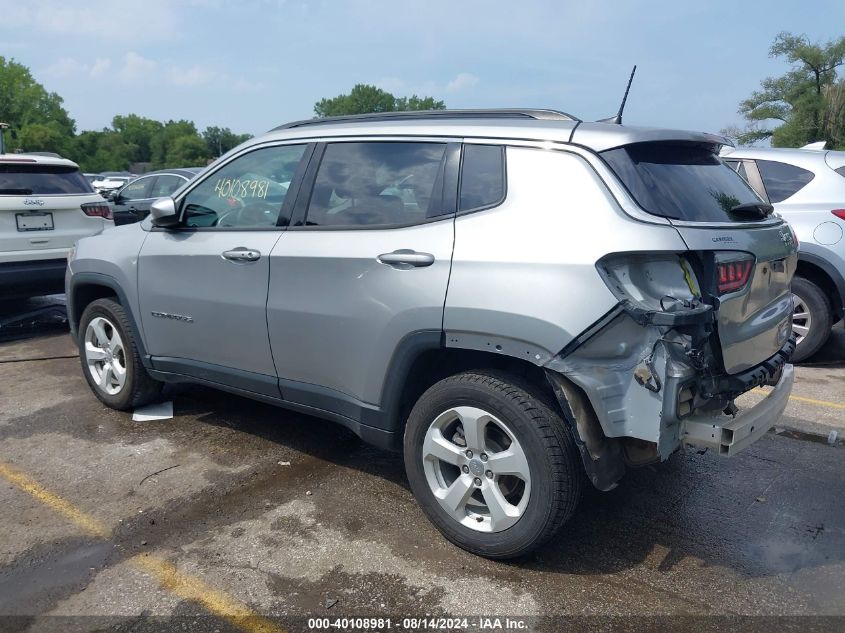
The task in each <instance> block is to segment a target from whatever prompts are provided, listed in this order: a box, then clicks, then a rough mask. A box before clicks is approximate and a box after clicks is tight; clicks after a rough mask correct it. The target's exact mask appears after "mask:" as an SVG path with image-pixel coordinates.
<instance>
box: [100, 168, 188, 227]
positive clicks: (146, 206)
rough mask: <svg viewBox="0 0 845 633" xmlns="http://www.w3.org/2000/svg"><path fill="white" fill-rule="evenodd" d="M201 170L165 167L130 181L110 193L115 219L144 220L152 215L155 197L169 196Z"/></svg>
mask: <svg viewBox="0 0 845 633" xmlns="http://www.w3.org/2000/svg"><path fill="white" fill-rule="evenodd" d="M200 171H202V169H201V168H199V167H185V168H179V169H162V170H161V171H154V172H150V173H149V174H145V175H143V176H140V177H138V178H136V179H135V180H132V181H130V182H128V183H127V184H125V185H124V186H123V187H121V188H120V189H117V190H115V191H114V193H112V194H111V195H110V196H109V199H110V200H111V201H112V211H113V213H114V223H115V224H117V225H121V224H131V223H132V222H138V221H139V220H143V219H144V218H145V217H147V216H148V215H149V213H150V205H151V204H152V203H153V201H154V200H155V199H157V198H162V197H164V196H169V195H170V194H172V193H173V192H174V191H176V190H177V189H178V188H179V187H181V186H182V185H184V184H185V183H186V182H188V181H189V180H191V179H192V178H193V177H194V176H196V175H197V174H198V173H200Z"/></svg>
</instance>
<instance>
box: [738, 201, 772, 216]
mask: <svg viewBox="0 0 845 633" xmlns="http://www.w3.org/2000/svg"><path fill="white" fill-rule="evenodd" d="M774 210H775V208H774V207H773V206H772V205H770V204H768V203H767V202H744V203H742V204H738V205H736V206H735V207H731V215H735V216H736V217H737V218H740V219H742V220H764V219H766V218H767V217H769V216H770V215H771V214H772V211H774Z"/></svg>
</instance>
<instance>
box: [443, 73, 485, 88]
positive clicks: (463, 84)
mask: <svg viewBox="0 0 845 633" xmlns="http://www.w3.org/2000/svg"><path fill="white" fill-rule="evenodd" d="M479 81H481V80H480V79H479V78H478V77H476V76H475V75H473V74H472V73H458V74H457V76H456V77H455V78H454V79H453V80H452V81H450V82H449V83H448V84H446V92H458V91H459V90H463V89H465V88H472V87H473V86H476V85H478V82H479Z"/></svg>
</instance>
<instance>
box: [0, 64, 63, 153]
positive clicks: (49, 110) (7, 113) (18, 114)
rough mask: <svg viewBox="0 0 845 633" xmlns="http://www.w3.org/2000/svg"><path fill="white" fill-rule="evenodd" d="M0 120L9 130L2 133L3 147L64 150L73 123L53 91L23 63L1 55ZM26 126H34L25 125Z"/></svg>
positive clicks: (31, 149) (9, 148)
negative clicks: (6, 143)
mask: <svg viewBox="0 0 845 633" xmlns="http://www.w3.org/2000/svg"><path fill="white" fill-rule="evenodd" d="M0 121H2V122H4V123H8V124H9V126H10V132H7V134H6V140H7V142H8V146H7V151H12V150H15V149H24V150H29V151H54V152H56V151H58V152H60V153H64V151H66V149H67V148H68V146H69V144H70V139H71V137H72V136H73V134H74V132H75V130H76V123H75V121H74V120H73V119H71V118H70V115H69V114H68V113H67V111H66V110H65V109H64V106H63V101H62V98H61V97H60V96H59V95H57V94H56V93H55V92H47V90H45V88H44V86H42V85H41V84H40V83H38V82H37V81H35V78H34V77H33V76H32V73H30V71H29V69H28V68H27V67H26V66H24V65H23V64H19V63H18V62H16V61H15V60H13V59H9V60H6V58H5V57H2V56H0ZM28 126H37V127H29V129H27V127H28ZM40 143H47V144H48V145H47V146H43V145H40Z"/></svg>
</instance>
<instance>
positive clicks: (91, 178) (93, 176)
mask: <svg viewBox="0 0 845 633" xmlns="http://www.w3.org/2000/svg"><path fill="white" fill-rule="evenodd" d="M82 175H83V176H85V180H87V181H88V184H89V185H91V187H92V188H93V186H94V181H96V180H104V179H105V176H103V174H82Z"/></svg>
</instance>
